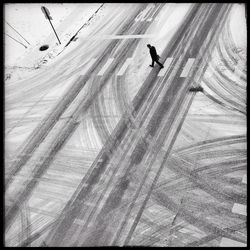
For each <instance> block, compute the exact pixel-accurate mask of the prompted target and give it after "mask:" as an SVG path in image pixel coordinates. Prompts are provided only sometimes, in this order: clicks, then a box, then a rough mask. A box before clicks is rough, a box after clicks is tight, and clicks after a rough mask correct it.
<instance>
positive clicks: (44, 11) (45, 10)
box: [41, 6, 52, 20]
mask: <svg viewBox="0 0 250 250" xmlns="http://www.w3.org/2000/svg"><path fill="white" fill-rule="evenodd" d="M41 9H42V12H43V14H44V15H45V18H47V19H50V20H52V17H51V16H50V12H49V10H48V9H47V8H46V7H44V6H42V7H41Z"/></svg>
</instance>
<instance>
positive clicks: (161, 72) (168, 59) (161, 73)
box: [158, 57, 174, 76]
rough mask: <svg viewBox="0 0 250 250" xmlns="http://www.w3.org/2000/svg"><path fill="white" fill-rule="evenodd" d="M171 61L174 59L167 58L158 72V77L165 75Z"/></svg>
mask: <svg viewBox="0 0 250 250" xmlns="http://www.w3.org/2000/svg"><path fill="white" fill-rule="evenodd" d="M173 59H174V58H173V57H169V58H167V60H166V62H165V63H164V68H163V69H161V70H160V71H159V73H158V76H164V75H165V73H166V72H167V70H168V68H169V67H170V65H171V63H172V61H173Z"/></svg>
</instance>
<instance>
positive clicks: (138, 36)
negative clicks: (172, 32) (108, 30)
mask: <svg viewBox="0 0 250 250" xmlns="http://www.w3.org/2000/svg"><path fill="white" fill-rule="evenodd" d="M155 36H156V35H155V34H140V35H102V36H90V37H86V38H81V39H82V40H105V39H137V38H151V37H155Z"/></svg>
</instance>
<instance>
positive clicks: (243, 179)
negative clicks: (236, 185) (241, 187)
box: [242, 174, 247, 184]
mask: <svg viewBox="0 0 250 250" xmlns="http://www.w3.org/2000/svg"><path fill="white" fill-rule="evenodd" d="M242 182H243V183H245V184H247V175H246V174H245V175H244V176H243V178H242Z"/></svg>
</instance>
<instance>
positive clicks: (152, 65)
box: [149, 59, 155, 67]
mask: <svg viewBox="0 0 250 250" xmlns="http://www.w3.org/2000/svg"><path fill="white" fill-rule="evenodd" d="M154 63H155V62H154V60H153V59H152V64H151V65H149V66H151V67H154Z"/></svg>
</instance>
